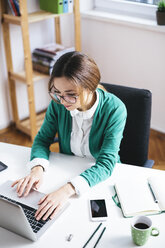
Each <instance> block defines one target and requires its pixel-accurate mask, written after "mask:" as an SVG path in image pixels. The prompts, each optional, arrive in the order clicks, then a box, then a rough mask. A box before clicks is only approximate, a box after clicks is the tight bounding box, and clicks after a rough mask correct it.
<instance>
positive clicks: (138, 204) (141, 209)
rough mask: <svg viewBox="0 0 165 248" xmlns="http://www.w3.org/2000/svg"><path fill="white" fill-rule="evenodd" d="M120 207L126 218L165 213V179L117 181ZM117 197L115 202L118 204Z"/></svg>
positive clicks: (151, 178)
mask: <svg viewBox="0 0 165 248" xmlns="http://www.w3.org/2000/svg"><path fill="white" fill-rule="evenodd" d="M114 187H115V190H116V196H117V197H118V200H119V203H118V206H120V207H121V209H122V212H123V215H124V217H132V216H136V215H152V214H158V213H161V212H163V211H165V193H164V189H165V177H164V176H163V177H162V176H160V177H158V176H156V177H155V176H154V177H150V178H148V179H136V178H131V179H130V178H129V179H127V178H126V179H123V180H118V181H116V183H115V185H114ZM116 196H114V197H113V200H114V201H115V203H116V204H117V202H116V200H115V199H116Z"/></svg>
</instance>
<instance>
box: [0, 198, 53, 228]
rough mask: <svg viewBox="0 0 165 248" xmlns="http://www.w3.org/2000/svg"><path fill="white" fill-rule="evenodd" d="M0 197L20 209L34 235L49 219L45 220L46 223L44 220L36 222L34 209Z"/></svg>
mask: <svg viewBox="0 0 165 248" xmlns="http://www.w3.org/2000/svg"><path fill="white" fill-rule="evenodd" d="M0 197H1V198H2V199H5V200H8V201H9V202H12V203H16V204H18V205H19V206H21V207H22V209H23V211H24V213H25V215H26V217H27V219H28V221H29V223H30V226H31V228H32V230H33V232H34V233H37V232H38V231H39V230H40V229H41V228H42V227H43V226H44V225H45V224H46V222H47V221H48V220H49V219H47V220H46V221H44V220H39V221H37V220H36V218H35V212H36V209H34V208H31V207H29V206H27V205H25V204H23V203H21V202H17V201H14V200H12V199H10V198H8V197H6V196H3V195H0Z"/></svg>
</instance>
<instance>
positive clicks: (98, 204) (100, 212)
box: [90, 199, 108, 221]
mask: <svg viewBox="0 0 165 248" xmlns="http://www.w3.org/2000/svg"><path fill="white" fill-rule="evenodd" d="M90 215H91V220H92V221H105V220H106V219H107V217H108V214H107V209H106V203H105V200H104V199H97V200H90Z"/></svg>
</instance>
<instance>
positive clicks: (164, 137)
mask: <svg viewBox="0 0 165 248" xmlns="http://www.w3.org/2000/svg"><path fill="white" fill-rule="evenodd" d="M0 142H5V143H10V144H16V145H22V146H28V147H31V146H32V142H31V140H30V138H29V136H27V135H26V134H24V133H22V132H20V131H18V130H16V129H15V128H14V127H12V128H9V129H8V130H6V132H1V131H0ZM51 151H56V152H58V151H59V147H58V144H57V143H56V144H54V145H53V146H51ZM148 158H149V159H153V160H154V161H155V164H154V166H153V168H154V169H160V170H165V134H163V133H159V132H157V131H155V130H151V132H150V142H149V155H148Z"/></svg>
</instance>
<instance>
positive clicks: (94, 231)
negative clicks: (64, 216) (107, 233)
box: [83, 223, 102, 248]
mask: <svg viewBox="0 0 165 248" xmlns="http://www.w3.org/2000/svg"><path fill="white" fill-rule="evenodd" d="M101 225H102V223H100V224H99V225H98V227H97V228H96V230H95V231H94V232H93V233H92V235H91V236H90V237H89V239H88V240H87V242H86V243H85V245H84V246H83V248H85V247H86V246H87V244H88V243H89V241H90V240H91V239H92V238H93V236H94V235H95V233H96V232H97V231H98V230H99V228H100V227H101Z"/></svg>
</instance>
